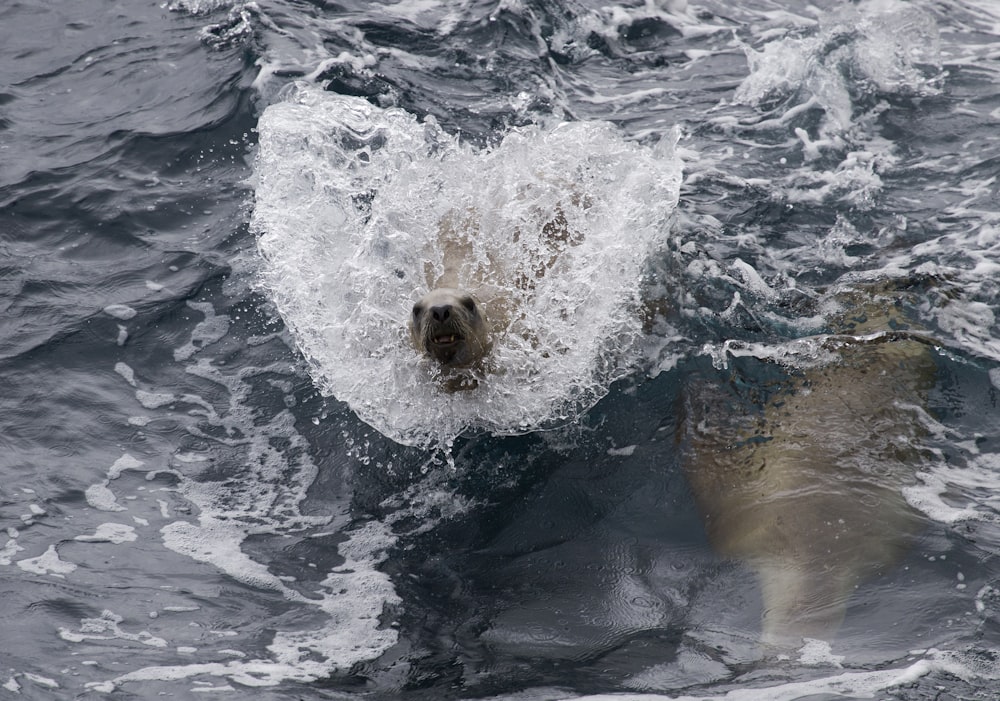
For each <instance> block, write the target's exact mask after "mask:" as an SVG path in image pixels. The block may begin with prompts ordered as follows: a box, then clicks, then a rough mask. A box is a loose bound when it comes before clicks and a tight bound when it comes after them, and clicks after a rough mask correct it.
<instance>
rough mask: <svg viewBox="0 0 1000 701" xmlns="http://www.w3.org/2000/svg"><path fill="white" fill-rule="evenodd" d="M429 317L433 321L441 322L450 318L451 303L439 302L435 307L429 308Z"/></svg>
mask: <svg viewBox="0 0 1000 701" xmlns="http://www.w3.org/2000/svg"><path fill="white" fill-rule="evenodd" d="M429 311H430V313H431V317H433V319H434V321H437V322H443V321H447V320H448V319H449V318H451V305H450V304H439V305H437V306H436V307H431V308H430V310H429Z"/></svg>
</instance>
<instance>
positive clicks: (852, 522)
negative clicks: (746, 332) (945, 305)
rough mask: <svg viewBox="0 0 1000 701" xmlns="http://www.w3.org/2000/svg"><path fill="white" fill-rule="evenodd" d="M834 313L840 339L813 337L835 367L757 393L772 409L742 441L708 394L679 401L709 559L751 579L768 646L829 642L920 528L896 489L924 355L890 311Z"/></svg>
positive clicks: (851, 298) (912, 449)
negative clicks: (861, 588) (745, 570)
mask: <svg viewBox="0 0 1000 701" xmlns="http://www.w3.org/2000/svg"><path fill="white" fill-rule="evenodd" d="M846 303H847V306H849V307H850V308H851V309H849V310H848V311H847V312H845V313H843V314H841V315H839V316H838V317H837V318H836V319H835V321H834V324H833V326H834V330H835V331H837V332H839V333H838V334H837V335H830V336H824V337H818V338H816V339H813V340H814V342H815V343H816V344H817V345H818V346H819V347H822V348H824V349H825V350H826V351H828V352H830V353H832V354H833V355H834V357H835V358H836V359H835V360H833V361H832V362H829V363H827V364H821V365H820V366H818V367H813V368H811V369H806V370H803V371H800V372H797V373H794V374H793V376H792V377H790V378H788V379H787V380H785V381H784V382H782V383H779V385H778V386H777V387H767V386H760V385H757V386H756V387H755V388H754V389H753V390H752V391H761V392H762V393H764V394H765V395H770V399H769V400H767V401H765V404H764V409H763V412H762V413H761V414H760V415H759V416H758V417H757V420H756V423H757V425H756V427H755V428H753V429H752V430H747V428H748V427H747V426H746V425H745V424H746V423H747V422H746V421H745V419H744V420H742V422H743V423H744V426H743V427H741V429H737V431H736V432H735V433H734V431H733V429H734V426H733V423H734V421H736V422H739V421H741V420H740V419H735V420H734V419H733V418H732V417H731V416H730V415H729V411H732V407H729V408H728V411H727V408H726V406H725V402H724V401H722V402H720V401H719V400H720V399H721V397H720V396H719V394H720V393H718V392H716V393H715V394H714V395H712V396H707V397H706V396H705V395H702V396H699V397H695V398H693V399H689V401H688V409H689V415H688V417H687V420H686V422H685V426H686V439H685V444H686V445H685V456H684V469H685V472H686V474H687V477H688V481H689V484H690V486H691V489H692V491H693V493H694V495H695V498H696V501H697V503H698V505H699V507H700V510H701V511H702V515H703V517H704V520H705V525H706V530H707V533H708V536H709V541H710V543H711V544H712V546H713V548H714V549H715V550H716V551H717V552H718V553H719V554H721V555H723V556H725V557H731V558H736V559H739V560H742V561H743V562H745V563H746V564H747V565H749V567H750V568H751V569H752V570H754V571H755V573H756V575H757V577H758V579H759V581H760V586H761V593H762V597H763V607H764V611H763V620H762V633H761V640H762V642H763V643H765V644H766V645H769V646H777V647H787V646H795V645H798V644H801V642H802V639H803V638H815V639H822V640H828V641H829V640H832V639H833V637H834V636H835V634H836V632H837V630H838V629H839V627H840V625H841V622H842V620H843V618H844V614H845V611H846V607H847V602H848V598H849V597H850V595H851V593H852V591H853V590H854V589H855V587H856V586H857V585H858V584H859V583H860V582H861V581H863V580H864V579H866V578H869V577H871V576H873V575H876V574H879V573H881V572H884V571H885V570H886V569H887V568H888V567H890V566H892V565H893V564H894V563H895V562H897V561H898V559H899V558H900V557H901V555H902V554H903V553H904V552H905V551H906V550H907V547H908V545H909V544H910V542H911V541H912V539H913V537H914V536H915V535H916V533H918V532H919V530H920V526H921V522H920V519H919V518H918V516H917V514H916V513H915V512H914V510H913V509H912V508H911V507H910V506H909V505H908V504H907V503H906V501H905V499H904V498H903V496H902V494H901V487H902V486H904V485H905V484H907V483H909V482H910V481H912V480H913V473H914V471H915V463H916V462H917V461H918V459H919V456H920V447H919V444H920V437H921V435H922V434H923V431H922V428H921V426H922V424H921V420H920V414H921V412H923V411H924V407H925V406H926V401H927V393H928V391H929V389H930V387H931V386H932V384H933V378H934V369H935V365H934V362H933V356H932V351H931V348H932V346H931V344H930V341H929V339H927V338H926V337H925V336H924V335H923V334H922V332H921V331H919V330H914V329H912V327H911V326H909V325H908V324H907V321H906V319H905V318H904V315H903V313H902V308H901V305H900V302H899V300H898V299H886V298H882V297H880V296H879V295H869V292H855V293H852V294H850V295H848V297H847V298H846ZM734 379H738V380H739V382H740V384H744V382H745V378H734ZM734 384H735V383H734ZM744 391H745V390H744ZM724 436H725V437H724Z"/></svg>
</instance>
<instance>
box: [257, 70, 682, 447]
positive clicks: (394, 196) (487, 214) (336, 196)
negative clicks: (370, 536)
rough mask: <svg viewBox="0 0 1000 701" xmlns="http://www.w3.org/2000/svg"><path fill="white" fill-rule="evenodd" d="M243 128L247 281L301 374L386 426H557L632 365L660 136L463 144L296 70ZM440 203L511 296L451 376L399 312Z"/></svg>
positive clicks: (422, 437)
mask: <svg viewBox="0 0 1000 701" xmlns="http://www.w3.org/2000/svg"><path fill="white" fill-rule="evenodd" d="M259 131H260V151H259V155H258V158H257V162H256V169H255V172H256V178H257V182H256V207H255V211H254V215H253V222H252V225H253V228H254V230H255V231H256V232H257V233H258V235H259V248H260V252H261V255H262V258H263V264H262V270H261V279H262V282H263V285H264V287H265V288H266V289H267V291H268V293H269V295H270V296H271V298H272V299H273V300H274V302H275V303H276V305H277V307H278V309H279V311H280V312H281V315H282V317H283V318H284V319H285V321H286V323H287V324H288V326H289V327H290V329H291V331H292V333H293V335H294V337H295V339H296V341H297V343H298V345H299V348H300V349H301V351H302V353H303V355H304V356H305V357H306V358H307V360H308V362H309V365H310V367H311V372H312V375H313V377H314V379H315V381H316V383H317V385H319V387H320V388H321V389H322V390H323V391H324V392H325V393H327V394H330V395H333V396H335V397H337V398H338V399H340V400H342V401H344V402H346V403H347V404H349V405H350V406H351V408H352V409H353V410H354V411H355V412H356V413H357V415H358V416H359V417H360V418H361V419H362V420H364V421H366V422H367V423H369V424H370V425H372V426H373V427H375V428H376V429H378V430H379V431H380V432H381V433H383V434H384V435H386V436H388V437H390V438H392V439H393V440H395V441H397V442H400V443H404V444H412V445H441V444H446V443H447V442H448V441H450V440H452V439H453V438H454V437H455V436H456V435H458V434H459V433H461V432H463V431H464V430H466V429H470V428H472V429H484V430H488V431H490V432H493V433H498V434H511V433H520V432H526V431H532V430H537V429H540V428H545V427H549V426H553V425H558V424H560V423H563V422H565V421H568V420H571V419H572V418H574V417H575V416H577V415H578V414H579V413H580V412H581V411H583V410H585V409H587V408H588V407H590V406H591V405H592V404H593V403H594V402H595V401H597V400H598V399H600V398H601V397H602V396H603V395H604V394H605V393H606V392H607V390H608V387H609V385H610V384H611V383H612V382H613V381H615V380H616V379H618V378H620V377H622V376H624V375H626V374H627V373H628V372H630V370H631V369H632V368H633V367H634V366H635V364H636V362H637V361H638V351H637V344H638V341H639V339H640V338H641V337H642V335H643V333H642V319H641V313H640V312H641V310H640V304H641V303H640V300H639V292H640V288H641V285H642V278H643V273H644V270H645V264H646V261H647V259H648V258H649V256H650V254H651V253H652V252H653V251H655V250H656V249H657V248H658V247H659V246H661V245H663V242H664V241H665V239H666V235H667V232H668V229H669V225H670V220H671V216H672V213H673V211H674V208H675V206H676V203H677V199H678V191H679V185H680V178H681V166H680V162H679V159H678V158H677V157H676V156H675V154H674V152H673V143H674V139H672V138H670V139H664V140H662V141H661V142H660V143H659V144H658V145H657V146H655V147H646V146H642V145H638V144H635V143H632V142H629V141H626V140H624V139H623V138H622V137H621V136H620V135H619V134H618V133H617V132H616V130H615V129H613V128H612V127H611V126H609V125H607V124H603V123H583V122H581V123H567V124H560V125H557V126H555V127H553V128H546V127H540V126H539V127H530V128H524V129H518V130H514V131H512V132H511V133H510V134H508V135H507V136H506V138H505V139H504V140H503V141H502V142H501V143H500V144H498V145H496V146H495V147H492V148H488V149H483V150H478V149H475V148H473V147H471V146H468V145H465V144H463V143H461V142H460V141H459V140H458V139H457V138H455V137H452V136H449V135H448V134H446V133H444V132H443V131H442V130H441V129H440V128H439V127H438V126H437V124H436V123H435V122H434V121H433V120H432V119H427V120H425V121H424V122H423V123H421V122H419V121H418V120H417V119H416V118H415V117H413V116H412V115H410V114H408V113H406V112H405V111H403V110H400V109H388V110H383V109H379V108H377V107H374V106H372V105H371V104H369V103H368V102H366V101H364V100H361V99H358V98H352V97H345V96H340V95H332V94H329V93H325V92H323V91H321V90H318V89H316V88H314V87H311V86H308V85H305V84H299V85H295V86H294V87H293V88H292V89H291V90H289V91H288V92H287V94H286V95H285V99H284V101H282V102H279V103H277V104H275V105H272V106H271V107H269V108H268V109H267V110H266V111H265V112H264V114H263V115H262V117H261V120H260V125H259ZM560 215H562V216H564V217H565V219H566V222H567V226H568V229H569V230H570V232H571V237H572V239H573V240H572V242H571V243H569V244H567V245H562V246H560V249H561V250H559V251H555V252H554V251H553V250H551V248H550V244H551V241H548V240H547V239H546V236H545V235H544V234H543V233H542V232H543V229H544V227H545V225H546V223H547V222H550V221H552V219H553V217H557V216H560ZM456 216H457V217H459V218H460V219H471V220H474V221H473V223H471V224H469V225H468V226H467V229H466V232H465V233H466V234H468V237H469V244H470V252H469V258H468V268H469V270H471V271H473V273H472V274H473V275H474V276H477V275H478V276H479V277H481V278H488V279H489V281H490V283H491V284H494V285H496V286H499V287H500V288H501V289H502V290H503V292H502V294H506V295H509V296H510V300H511V303H512V304H513V306H514V308H515V310H516V313H515V314H514V315H513V316H512V319H513V320H512V322H511V324H510V325H509V327H507V328H506V330H505V332H504V333H502V334H501V336H500V337H499V340H498V341H497V343H496V344H495V347H494V350H493V359H492V362H493V363H494V364H495V366H496V368H497V371H496V372H494V373H490V374H488V375H487V376H486V377H485V378H482V379H481V380H480V382H479V387H478V388H477V389H475V390H473V391H465V392H456V393H451V394H449V393H447V392H445V391H443V390H442V388H441V385H440V383H439V382H438V381H437V379H436V373H437V369H436V367H434V366H433V364H431V363H429V362H428V361H426V360H422V359H421V358H420V357H419V356H418V354H417V353H416V352H415V351H414V350H413V348H412V347H411V346H410V343H409V339H408V335H407V332H406V323H407V319H408V314H409V310H410V308H411V306H412V304H413V302H414V301H415V300H416V299H418V298H419V296H420V295H421V294H422V293H423V292H425V291H426V290H427V287H428V275H427V273H428V271H431V272H440V270H441V268H442V246H443V245H445V244H446V243H447V242H446V241H443V240H442V233H441V232H442V225H441V222H442V221H444V220H447V219H448V218H455V217H456ZM540 264H541V265H542V266H543V267H544V266H549V265H551V267H549V268H547V270H546V272H545V273H544V274H538V273H537V269H538V266H539V265H540ZM431 277H433V275H432V276H431Z"/></svg>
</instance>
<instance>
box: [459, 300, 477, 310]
mask: <svg viewBox="0 0 1000 701" xmlns="http://www.w3.org/2000/svg"><path fill="white" fill-rule="evenodd" d="M462 306H463V307H465V308H466V309H468V310H469V311H470V312H475V311H476V300H474V299H472V297H462Z"/></svg>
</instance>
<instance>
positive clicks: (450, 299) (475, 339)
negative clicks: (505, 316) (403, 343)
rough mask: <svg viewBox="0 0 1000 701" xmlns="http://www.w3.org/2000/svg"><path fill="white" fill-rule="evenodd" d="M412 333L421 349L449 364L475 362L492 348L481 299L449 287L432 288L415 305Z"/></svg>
mask: <svg viewBox="0 0 1000 701" xmlns="http://www.w3.org/2000/svg"><path fill="white" fill-rule="evenodd" d="M410 337H411V338H412V339H413V345H414V347H416V349H417V350H418V351H420V352H421V353H423V354H425V355H427V356H429V357H431V358H434V359H435V360H437V361H438V362H439V363H441V365H444V366H446V367H449V368H464V367H469V366H470V365H474V364H475V363H477V362H478V361H479V360H481V359H482V358H483V357H484V356H485V355H486V353H488V352H489V349H490V343H489V329H488V328H487V326H486V320H485V319H484V318H483V312H482V308H481V306H480V304H479V302H477V301H476V299H475V298H474V297H473V296H472V295H471V294H469V293H468V292H464V291H462V290H457V289H453V288H450V287H442V288H438V289H435V290H431V291H430V292H428V293H427V294H425V295H424V296H423V297H422V298H421V299H420V301H418V302H417V303H416V304H414V305H413V313H412V315H411V316H410Z"/></svg>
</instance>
